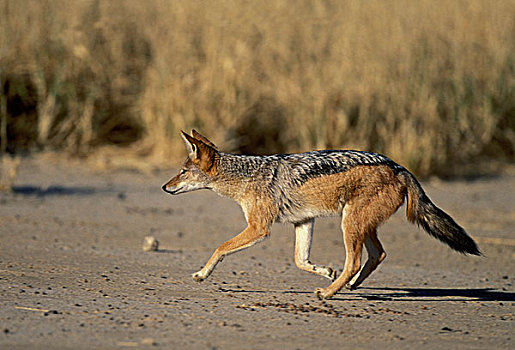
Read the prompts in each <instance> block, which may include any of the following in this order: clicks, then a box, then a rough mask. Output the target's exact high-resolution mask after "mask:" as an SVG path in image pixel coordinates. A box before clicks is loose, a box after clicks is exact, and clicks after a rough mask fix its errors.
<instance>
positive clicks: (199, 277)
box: [191, 225, 270, 282]
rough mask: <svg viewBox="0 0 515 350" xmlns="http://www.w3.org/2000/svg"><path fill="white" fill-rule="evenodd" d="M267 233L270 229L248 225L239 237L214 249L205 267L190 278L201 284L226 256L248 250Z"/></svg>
mask: <svg viewBox="0 0 515 350" xmlns="http://www.w3.org/2000/svg"><path fill="white" fill-rule="evenodd" d="M269 233H270V228H261V227H256V226H253V225H249V226H248V227H247V228H246V229H245V230H243V231H242V232H241V233H240V234H239V235H237V236H235V237H233V238H231V239H230V240H228V241H227V242H225V243H223V244H222V245H221V246H219V247H218V248H216V250H215V252H214V253H213V255H212V256H211V258H210V259H209V260H208V262H207V263H206V265H205V266H204V267H203V268H202V269H201V270H200V271H197V272H195V273H194V274H193V275H191V277H192V278H193V279H194V280H195V281H197V282H202V281H203V280H205V279H206V278H208V277H209V275H210V274H211V272H213V270H214V269H215V267H216V264H218V263H219V262H220V261H222V259H223V258H224V257H225V256H226V255H229V254H232V253H235V252H237V251H239V250H242V249H245V248H248V247H250V246H252V245H254V244H256V243H257V242H260V241H262V240H263V239H265V238H266V237H267V236H268V234H269Z"/></svg>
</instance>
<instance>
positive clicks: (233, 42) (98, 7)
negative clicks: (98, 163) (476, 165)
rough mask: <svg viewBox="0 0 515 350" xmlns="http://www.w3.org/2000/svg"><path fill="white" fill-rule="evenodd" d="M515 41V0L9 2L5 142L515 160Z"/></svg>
mask: <svg viewBox="0 0 515 350" xmlns="http://www.w3.org/2000/svg"><path fill="white" fill-rule="evenodd" d="M514 46H515V2H514V1H513V0H498V1H486V0H484V1H479V0H470V1H458V0H456V1H447V0H419V1H407V0H404V1H403V0H396V1H380V0H376V1H374V0H370V1H358V0H356V1H352V0H350V1H290V0H276V1H263V2H262V1H232V0H220V1H168V0H154V1H139V0H125V1H121V0H119V1H116V0H112V1H65V0H62V1H58V0H55V1H52V0H40V1H28V0H0V84H1V85H0V87H2V90H1V91H0V97H1V98H0V118H1V119H0V121H1V124H0V138H1V151H3V152H5V151H8V152H11V153H12V152H19V151H22V150H35V149H42V148H45V149H56V150H64V151H67V152H72V153H74V154H88V153H91V152H92V151H95V150H97V149H98V147H99V146H102V145H113V144H115V145H119V146H128V147H129V149H130V150H133V151H134V154H140V155H145V156H147V157H149V158H147V159H149V160H155V161H161V162H167V163H168V162H177V161H178V160H179V159H180V158H182V157H183V156H184V155H185V153H184V150H183V146H182V141H181V140H180V138H179V137H178V130H179V129H186V130H187V129H191V128H192V127H195V128H198V129H199V130H201V131H202V132H204V133H205V134H206V135H208V136H210V137H211V138H212V139H213V140H215V141H217V142H218V143H219V144H220V146H221V148H222V149H224V150H228V151H239V152H247V153H264V152H297V151H306V150H311V149H318V148H358V149H367V150H373V151H377V152H381V153H385V154H387V155H389V156H391V157H392V158H393V159H395V160H397V161H398V162H400V163H402V164H405V165H407V166H408V167H409V168H410V169H412V170H413V171H415V172H417V173H418V174H419V175H427V174H431V173H438V174H448V173H450V172H453V171H455V169H456V165H461V164H467V163H468V164H470V163H473V162H476V159H478V158H481V157H491V156H493V157H494V158H496V159H501V160H504V161H513V159H514V157H515V98H514V90H515V80H514V79H515V78H514V71H515V56H514V54H515V47H514ZM172 164H173V163H172Z"/></svg>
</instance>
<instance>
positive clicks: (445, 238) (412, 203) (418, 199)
mask: <svg viewBox="0 0 515 350" xmlns="http://www.w3.org/2000/svg"><path fill="white" fill-rule="evenodd" d="M402 175H404V178H405V179H406V186H407V197H408V203H407V206H406V216H407V217H408V220H409V221H410V222H412V223H417V225H419V226H421V227H422V228H423V229H424V231H426V232H427V233H429V234H430V235H431V236H433V237H435V238H436V239H439V240H440V241H442V242H444V243H446V244H447V245H449V246H450V247H451V248H452V249H454V250H456V251H458V252H460V253H462V254H466V253H468V254H474V255H482V254H481V252H480V251H479V248H478V247H477V244H476V242H474V240H473V239H472V238H470V236H469V235H468V234H467V232H465V230H464V229H463V228H462V227H461V226H460V225H458V224H457V223H456V221H454V220H453V218H451V217H450V216H449V215H448V214H447V213H445V212H444V211H443V210H441V209H440V208H438V207H437V206H436V205H434V204H433V202H431V200H430V199H429V197H428V196H427V195H426V194H425V192H424V190H423V189H422V186H420V183H419V182H418V181H417V179H415V177H414V176H413V175H412V174H411V173H409V172H407V171H406V172H404V173H403V174H402Z"/></svg>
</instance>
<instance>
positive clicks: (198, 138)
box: [191, 129, 218, 150]
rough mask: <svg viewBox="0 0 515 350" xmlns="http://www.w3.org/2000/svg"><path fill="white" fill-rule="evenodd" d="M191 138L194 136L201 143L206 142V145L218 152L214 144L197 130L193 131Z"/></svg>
mask: <svg viewBox="0 0 515 350" xmlns="http://www.w3.org/2000/svg"><path fill="white" fill-rule="evenodd" d="M191 136H193V138H195V139H197V140H199V141H202V142H204V143H205V144H206V145H208V146H211V147H212V148H214V149H216V150H218V147H216V146H215V144H214V143H213V142H211V141H209V140H208V139H207V137H205V136H203V135H201V134H200V133H199V132H198V131H197V130H195V129H193V130H191Z"/></svg>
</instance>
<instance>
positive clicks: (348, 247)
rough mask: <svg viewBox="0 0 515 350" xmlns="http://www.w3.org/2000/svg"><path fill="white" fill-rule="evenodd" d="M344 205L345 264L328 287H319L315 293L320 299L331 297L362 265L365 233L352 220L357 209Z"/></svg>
mask: <svg viewBox="0 0 515 350" xmlns="http://www.w3.org/2000/svg"><path fill="white" fill-rule="evenodd" d="M346 209H347V207H344V209H343V213H342V231H343V241H344V243H345V252H346V257H345V266H344V268H343V272H342V273H341V275H340V276H339V277H338V278H337V279H336V280H335V281H334V282H333V283H331V285H329V287H327V288H318V289H316V290H315V294H316V296H317V297H318V298H319V299H329V298H331V297H332V296H333V295H335V294H336V293H337V292H338V291H339V290H340V289H342V287H343V286H344V285H346V284H347V283H348V282H349V281H350V280H351V279H352V278H353V277H354V275H356V274H357V273H358V271H359V269H360V265H361V252H362V250H363V241H364V234H363V232H362V231H361V230H359V229H357V228H356V225H355V224H354V223H353V222H352V221H353V220H355V219H356V218H355V210H353V209H352V208H349V209H350V210H349V209H347V210H346Z"/></svg>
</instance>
